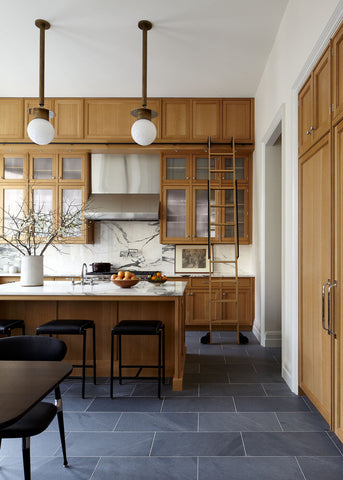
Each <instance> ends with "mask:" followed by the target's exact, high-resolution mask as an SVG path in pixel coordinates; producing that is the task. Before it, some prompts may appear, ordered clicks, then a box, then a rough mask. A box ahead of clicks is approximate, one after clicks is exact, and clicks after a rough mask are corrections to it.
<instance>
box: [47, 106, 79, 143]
mask: <svg viewBox="0 0 343 480" xmlns="http://www.w3.org/2000/svg"><path fill="white" fill-rule="evenodd" d="M83 103H84V100H83V98H56V99H55V105H54V114H55V140H73V139H77V140H81V139H83Z"/></svg>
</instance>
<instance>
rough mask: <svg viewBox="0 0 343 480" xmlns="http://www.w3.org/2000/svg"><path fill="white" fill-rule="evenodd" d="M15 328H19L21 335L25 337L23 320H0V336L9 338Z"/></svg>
mask: <svg viewBox="0 0 343 480" xmlns="http://www.w3.org/2000/svg"><path fill="white" fill-rule="evenodd" d="M15 328H21V331H22V334H23V335H25V323H24V320H0V335H7V336H8V337H10V336H11V333H12V330H14V329H15Z"/></svg>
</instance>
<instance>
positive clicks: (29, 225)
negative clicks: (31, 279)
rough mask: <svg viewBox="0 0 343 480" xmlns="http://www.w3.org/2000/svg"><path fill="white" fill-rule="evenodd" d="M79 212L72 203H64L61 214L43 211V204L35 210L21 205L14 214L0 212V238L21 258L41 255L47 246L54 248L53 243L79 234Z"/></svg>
mask: <svg viewBox="0 0 343 480" xmlns="http://www.w3.org/2000/svg"><path fill="white" fill-rule="evenodd" d="M82 211H83V208H82V207H80V205H74V204H68V205H66V204H64V209H63V212H61V213H57V212H55V211H52V210H49V211H46V209H45V208H44V204H42V205H40V206H39V207H38V208H37V207H33V206H30V205H26V204H21V205H18V209H17V210H16V211H15V213H14V209H11V211H8V210H2V213H1V212H0V213H1V218H0V239H1V240H4V241H5V242H6V243H7V244H8V245H11V246H12V247H14V248H15V249H17V250H18V251H19V252H20V253H21V254H22V255H43V254H44V252H45V250H46V249H47V248H48V247H49V245H52V246H53V247H55V248H57V247H56V243H63V242H66V241H67V239H68V238H71V237H75V236H78V235H80V232H81V228H82V226H83V224H84V222H83V220H82Z"/></svg>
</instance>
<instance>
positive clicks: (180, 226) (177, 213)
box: [161, 186, 191, 244]
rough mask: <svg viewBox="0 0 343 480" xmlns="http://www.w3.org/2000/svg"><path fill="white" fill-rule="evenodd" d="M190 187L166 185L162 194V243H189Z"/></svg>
mask: <svg viewBox="0 0 343 480" xmlns="http://www.w3.org/2000/svg"><path fill="white" fill-rule="evenodd" d="M189 195H190V192H189V187H181V186H180V187H164V188H163V195H162V216H161V243H181V244H182V243H189V242H190V241H191V238H190V207H189V201H190V199H189Z"/></svg>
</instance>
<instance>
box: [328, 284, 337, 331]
mask: <svg viewBox="0 0 343 480" xmlns="http://www.w3.org/2000/svg"><path fill="white" fill-rule="evenodd" d="M336 286H337V281H336V280H334V282H333V283H331V284H330V285H329V289H328V327H329V331H328V333H329V334H330V335H331V334H332V335H333V337H334V338H336V337H337V335H336V333H334V332H333V331H332V330H331V288H332V287H336Z"/></svg>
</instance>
